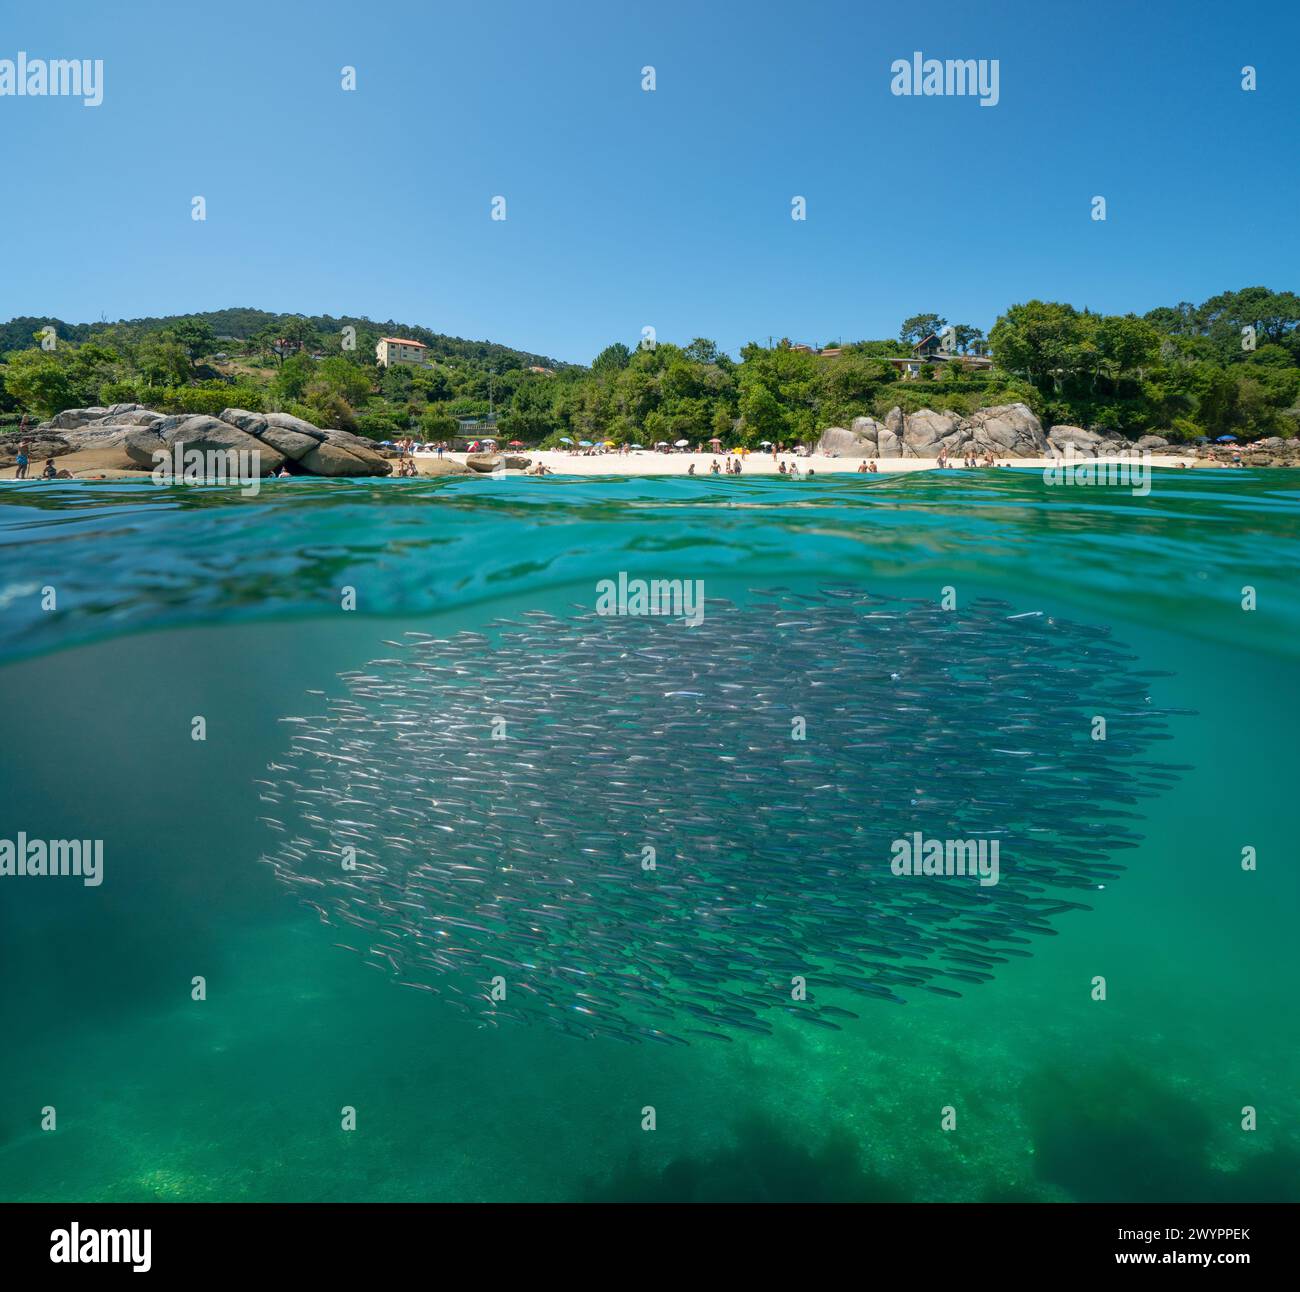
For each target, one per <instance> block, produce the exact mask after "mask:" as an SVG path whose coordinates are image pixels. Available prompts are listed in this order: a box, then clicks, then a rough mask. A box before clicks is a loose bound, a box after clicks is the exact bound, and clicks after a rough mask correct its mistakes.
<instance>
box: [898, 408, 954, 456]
mask: <svg viewBox="0 0 1300 1292" xmlns="http://www.w3.org/2000/svg"><path fill="white" fill-rule="evenodd" d="M960 427H961V418H959V417H958V416H957V414H956V413H936V412H935V411H934V410H933V409H930V408H923V409H921V411H920V412H919V413H909V414H908V415H907V417H906V418H905V419H904V421H903V455H904V457H917V458H937V457H938V456H939V450H940V449H941V448H942V447H943V446H944V443H945V441H947V440H952V439H955V438H956V436H957V432H958V430H959V429H960Z"/></svg>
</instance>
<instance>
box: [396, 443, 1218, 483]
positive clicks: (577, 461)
mask: <svg viewBox="0 0 1300 1292" xmlns="http://www.w3.org/2000/svg"><path fill="white" fill-rule="evenodd" d="M518 452H519V454H520V456H522V457H526V458H528V459H530V461H531V462H532V463H533V464H536V463H537V462H539V461H540V462H543V463H545V465H546V466H547V467H548V468H549V469H550V470H551V471H553V472H554V473H555V474H556V475H569V476H684V475H686V474H688V473H689V471H690V468H691V466H692V464H693V465H694V467H695V474H696V475H697V476H704V475H708V474H709V466H710V464H711V463H712V462H714V461H715V460H716V461H717V463H718V465H719V468H720V469H721V468H723V467H725V465H726V454H713V453H653V452H649V451H642V452H639V453H637V452H632V453H604V454H600V455H598V456H595V457H585V456H583V455H582V454H575V453H568V452H556V451H555V450H546V451H544V452H539V451H531V452H530V451H529V450H528V449H520V450H518ZM443 457H444V459H451V460H452V461H456V462H464V461H465V457H466V455H465V454H464V453H446V454H444V455H443ZM437 460H438V458H437V454H434V453H417V454H416V455H415V464H416V468H417V469H419V468H421V467H423V466H425V465H426V464H428V463H430V462H436V461H437ZM743 461H744V471H743V472H742V474H743V475H777V474H779V472H780V467H779V465H778V460H777V459H775V458H773V457H772V455H771V454H770V453H763V454H759V453H757V452H755V453H751V454H749V456H747V457H746V458H744V460H743ZM862 461H863V459H861V458H832V457H825V456H823V455H821V454H813V455H812V456H810V457H806V458H805V457H796V456H795V455H794V454H792V453H783V454H781V457H780V462H784V463H785V468H786V470H787V471H789V469H790V466H791V464H794V463H797V464H798V467H799V474H800V476H801V477H806V476H807V474H808V471H809V469H810V468H811V469H812V471H813V472H815V474H816V475H833V474H857V470H858V467H859V466H860V465H861V464H862ZM1094 461H1095V462H1099V463H1105V462H1130V463H1133V464H1136V463H1139V462H1141V461H1143V459H1140V458H1114V457H1108V458H1096V459H1092V458H1076V459H1075V460H1074V464H1075V465H1082V464H1084V463H1091V462H1094ZM1182 463H1185V464H1186V465H1187V466H1188V467H1195V466H1210V467H1212V466H1221V465H1222V464H1221V463H1217V462H1213V461H1208V460H1204V459H1198V458H1195V457H1193V456H1192V454H1191V453H1190V452H1189V453H1187V454H1164V453H1162V454H1151V455H1149V456H1148V457H1146V458H1145V464H1146V465H1147V466H1149V467H1174V468H1177V467H1178V466H1179V465H1180V464H1182ZM1054 465H1057V463H1056V462H1055V460H1054V459H1052V458H999V459H998V466H999V467H1005V466H1011V467H1027V468H1031V469H1033V470H1038V471H1041V470H1043V469H1045V468H1046V467H1050V466H1054ZM938 469H939V464H938V463H937V462H936V461H935V460H934V459H933V458H877V459H876V470H877V472H878V473H880V474H881V475H884V474H887V473H893V472H896V471H935V470H938ZM949 469H950V470H957V471H960V470H963V469H964V468H963V467H962V466H961V464H960V463H953V464H952V465H951V467H950V468H949ZM983 469H985V470H989V469H991V468H983ZM422 474H424V472H422ZM429 474H432V473H431V472H430V473H429ZM507 474H509V475H523V474H524V472H522V471H510V472H508V473H507Z"/></svg>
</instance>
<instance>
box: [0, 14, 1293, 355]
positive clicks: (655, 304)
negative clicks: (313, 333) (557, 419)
mask: <svg viewBox="0 0 1300 1292" xmlns="http://www.w3.org/2000/svg"><path fill="white" fill-rule="evenodd" d="M5 9H6V10H7V12H6V14H5V21H4V22H3V23H0V58H8V59H16V57H17V53H18V51H19V50H24V51H26V53H27V55H28V57H29V58H40V57H43V58H72V57H80V58H100V59H103V60H104V65H105V67H104V102H103V104H102V106H100V107H98V108H86V107H83V106H82V105H81V104H80V102H78V101H74V100H68V99H58V98H43V99H42V98H16V97H0V139H2V140H3V148H4V153H3V167H4V168H3V175H4V180H3V183H4V192H3V198H4V200H3V201H0V246H2V247H3V248H4V271H3V274H2V275H0V318H9V317H11V316H13V315H26V314H32V315H47V314H48V315H53V316H56V317H60V318H64V319H67V320H69V321H73V322H83V321H88V320H93V319H98V318H100V317H101V315H103V316H107V317H108V318H109V319H117V318H130V317H137V316H141V315H154V314H170V313H180V312H186V311H190V310H197V309H216V308H221V307H223V306H229V305H241V306H255V307H259V308H264V309H271V310H286V311H295V312H302V313H308V314H312V313H330V314H364V315H369V316H370V317H372V318H375V319H387V318H394V319H398V320H403V321H407V322H412V323H423V324H425V325H426V326H429V327H432V328H434V329H435V330H438V331H442V332H447V333H451V334H454V335H459V336H466V337H473V338H489V339H491V340H495V341H501V342H504V343H506V344H509V345H515V346H519V347H521V348H524V349H528V350H533V351H536V352H540V353H544V354H548V355H552V356H554V357H556V358H559V359H565V360H573V361H579V362H588V361H589V360H590V359H591V358H592V357H593V356H594V355H595V354H596V353H597V352H598V351H599V350H600V349H601V348H602V347H603V346H605V345H606V344H608V343H609V342H610V341H612V340H623V341H626V342H627V343H628V344H632V343H634V342H635V341H636V340H637V338H638V337H639V335H640V332H641V329H642V328H643V327H645V326H653V327H654V328H655V329H656V332H657V335H658V337H659V339H660V340H668V341H681V342H685V341H688V340H689V339H690V338H692V337H694V336H698V335H704V336H709V337H712V338H713V339H715V340H716V341H718V342H719V343H720V344H721V345H722V346H724V347H725V348H727V349H731V350H733V351H734V350H735V349H737V348H738V347H739V346H740V345H741V344H743V343H745V342H746V341H749V340H762V341H764V342H765V341H766V339H767V337H768V336H769V335H772V336H778V337H779V336H782V335H785V336H790V337H791V338H793V339H795V340H803V341H809V342H822V343H826V342H829V341H831V340H834V339H836V338H842V339H844V340H853V339H858V338H862V337H876V336H891V335H894V334H896V332H897V330H898V325H899V322H900V321H901V319H902V318H903V317H904V316H906V315H909V314H913V313H917V312H920V311H922V310H933V311H936V312H938V313H941V314H943V315H944V316H946V317H947V318H948V319H950V320H952V321H954V322H969V323H974V324H976V325H977V326H981V327H984V328H985V329H987V328H988V327H989V326H991V324H992V323H993V321H994V319H995V318H996V316H997V314H998V313H999V312H1000V311H1001V310H1002V309H1003V308H1004V307H1005V306H1006V305H1008V304H1010V303H1013V302H1015V301H1020V300H1026V299H1029V298H1031V297H1035V296H1039V297H1044V298H1049V299H1059V300H1068V301H1071V302H1073V303H1074V304H1076V305H1079V306H1084V305H1087V306H1090V307H1091V308H1093V309H1097V310H1104V311H1108V312H1123V311H1126V310H1135V311H1137V312H1139V313H1140V312H1142V311H1144V310H1147V309H1149V308H1151V307H1153V306H1155V305H1161V304H1175V303H1176V302H1178V301H1179V300H1184V299H1186V300H1193V301H1198V302H1199V301H1201V300H1203V299H1205V298H1206V297H1208V296H1210V295H1213V294H1214V293H1215V292H1218V291H1222V290H1225V289H1229V288H1237V287H1243V286H1247V285H1252V284H1266V285H1269V286H1272V287H1275V288H1279V289H1281V288H1291V289H1300V273H1298V272H1297V268H1298V265H1297V261H1298V259H1300V250H1298V248H1300V239H1298V238H1297V236H1296V226H1297V216H1298V213H1300V177H1298V175H1297V170H1298V166H1300V163H1298V160H1297V159H1300V111H1297V108H1296V104H1297V102H1300V93H1298V91H1300V71H1298V70H1297V69H1298V68H1300V58H1298V57H1297V49H1300V6H1297V5H1296V4H1295V3H1259V4H1249V5H1229V4H1226V3H1225V4H1208V3H1199V2H1198V0H1182V3H1161V2H1149V3H1144V4H1141V5H1133V4H1131V3H1109V0H1108V2H1106V3H1087V4H1074V3H1071V4H1052V3H1043V2H1042V0H1040V2H1039V3H1034V4H1028V3H1026V4H1021V3H998V4H995V5H973V4H971V3H969V2H966V3H950V2H949V0H929V2H928V3H925V4H914V5H899V4H897V3H890V4H875V3H868V4H843V3H839V4H821V3H807V2H805V3H783V4H775V3H768V2H767V0H751V2H748V3H708V4H704V3H677V2H675V0H674V2H670V3H661V4H650V3H646V4H636V3H622V2H620V3H614V2H613V0H605V2H604V3H585V2H583V3H538V2H536V0H534V3H530V4H525V3H515V2H514V0H492V2H491V3H481V2H478V0H475V2H473V3H460V4H455V5H450V4H443V3H420V2H419V0H410V3H407V4H405V5H396V6H391V5H390V6H367V5H365V4H360V3H357V0H347V2H346V3H335V2H334V0H311V3H306V2H305V0H304V2H303V3H298V2H297V0H274V2H268V0H262V2H261V3H256V4H246V3H243V2H242V0H233V2H228V3H217V4H213V3H204V4H197V3H189V2H188V0H172V2H170V3H165V2H164V0H157V2H147V0H122V2H121V3H118V4H112V5H107V4H103V3H102V0H96V2H95V3H81V2H80V0H75V2H72V3H61V4H57V5H54V4H42V5H35V4H26V5H18V4H15V3H12V0H10V2H9V3H7V4H6V5H5ZM398 13H403V14H406V15H408V17H406V18H404V19H403V20H402V21H400V22H399V21H398V20H397V19H396V18H394V17H391V16H389V15H394V14H398ZM914 50H920V51H921V52H922V53H923V54H924V55H925V56H926V57H935V58H940V59H943V58H987V59H997V60H998V61H999V69H1000V102H999V104H998V105H997V106H996V107H989V108H982V107H980V106H979V105H978V103H977V101H976V100H975V99H973V98H960V97H930V98H926V97H911V98H907V97H899V96H895V95H892V94H891V93H890V80H891V72H890V64H891V63H892V62H893V60H894V59H896V58H910V57H911V55H912V52H913V51H914ZM647 64H648V65H653V66H654V68H655V69H656V79H657V88H656V89H655V91H654V92H653V93H646V92H644V91H643V90H642V89H641V69H642V67H643V66H645V65H647ZM1245 64H1251V65H1253V66H1255V67H1256V68H1257V69H1258V77H1259V87H1258V89H1257V90H1256V91H1255V92H1253V93H1246V92H1244V91H1243V90H1242V89H1241V88H1240V83H1241V68H1242V67H1243V65H1245ZM344 65H351V66H354V67H355V68H356V69H357V89H356V90H355V91H354V92H350V93H349V92H345V91H343V90H342V89H341V88H340V69H341V68H342V67H343V66H344ZM195 195H202V196H203V197H204V198H205V200H206V203H207V219H206V221H204V222H197V221H194V220H192V219H191V214H190V213H191V198H192V197H193V196H195ZM496 195H502V196H504V197H505V198H506V202H507V207H506V211H507V218H506V220H505V221H493V220H491V219H490V203H491V199H492V198H493V197H494V196H496ZM795 195H801V196H803V197H805V198H806V199H807V209H808V218H807V220H806V221H803V222H796V221H794V220H792V219H791V218H790V209H791V208H790V203H791V198H792V197H794V196H795ZM1096 195H1101V196H1104V197H1105V198H1106V201H1107V219H1106V221H1105V222H1104V223H1103V222H1097V221H1093V220H1092V219H1091V216H1090V212H1091V201H1092V198H1093V197H1094V196H1096Z"/></svg>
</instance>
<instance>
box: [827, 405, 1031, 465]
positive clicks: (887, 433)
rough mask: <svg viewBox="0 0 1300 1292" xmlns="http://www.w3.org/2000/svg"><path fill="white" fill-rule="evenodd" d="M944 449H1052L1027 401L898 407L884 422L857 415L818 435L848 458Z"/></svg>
mask: <svg viewBox="0 0 1300 1292" xmlns="http://www.w3.org/2000/svg"><path fill="white" fill-rule="evenodd" d="M941 451H943V452H946V453H947V454H948V456H949V457H961V456H962V455H963V454H965V453H968V452H971V451H974V452H975V453H976V454H978V455H981V456H982V455H984V454H989V453H991V454H992V455H993V456H994V457H1003V458H1008V457H1010V458H1032V457H1043V456H1045V455H1046V454H1047V453H1048V452H1049V450H1048V444H1047V437H1046V436H1045V435H1044V434H1043V428H1042V426H1041V425H1040V423H1039V421H1038V418H1037V417H1035V416H1034V414H1033V412H1032V410H1031V409H1029V408H1028V407H1027V406H1026V405H1024V404H1000V405H998V406H997V407H995V408H982V409H980V411H979V412H977V413H972V414H971V415H970V416H969V417H962V416H961V415H960V414H958V413H951V412H936V411H935V410H934V409H931V408H923V409H921V410H920V411H919V412H915V413H904V412H903V410H902V409H901V408H898V407H895V408H892V409H890V411H889V414H888V416H886V418H885V420H884V421H883V422H877V421H876V420H875V419H874V418H871V417H855V418H854V419H853V422H852V425H851V426H849V427H848V428H845V427H843V426H831V427H828V428H827V429H826V430H825V431H823V432H822V434H821V437H820V438H819V439H818V441H817V452H818V453H826V454H830V455H833V456H836V457H845V458H865V457H881V458H900V457H905V458H937V457H938V456H939V454H940V452H941Z"/></svg>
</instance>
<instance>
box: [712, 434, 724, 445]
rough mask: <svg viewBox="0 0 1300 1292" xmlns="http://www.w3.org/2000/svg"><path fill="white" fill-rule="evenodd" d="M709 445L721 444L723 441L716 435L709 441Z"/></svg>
mask: <svg viewBox="0 0 1300 1292" xmlns="http://www.w3.org/2000/svg"><path fill="white" fill-rule="evenodd" d="M709 443H710V444H721V443H722V441H721V440H720V439H718V437H717V436H716V435H715V436H714V437H713V438H712V439H711V440H710V441H709Z"/></svg>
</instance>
